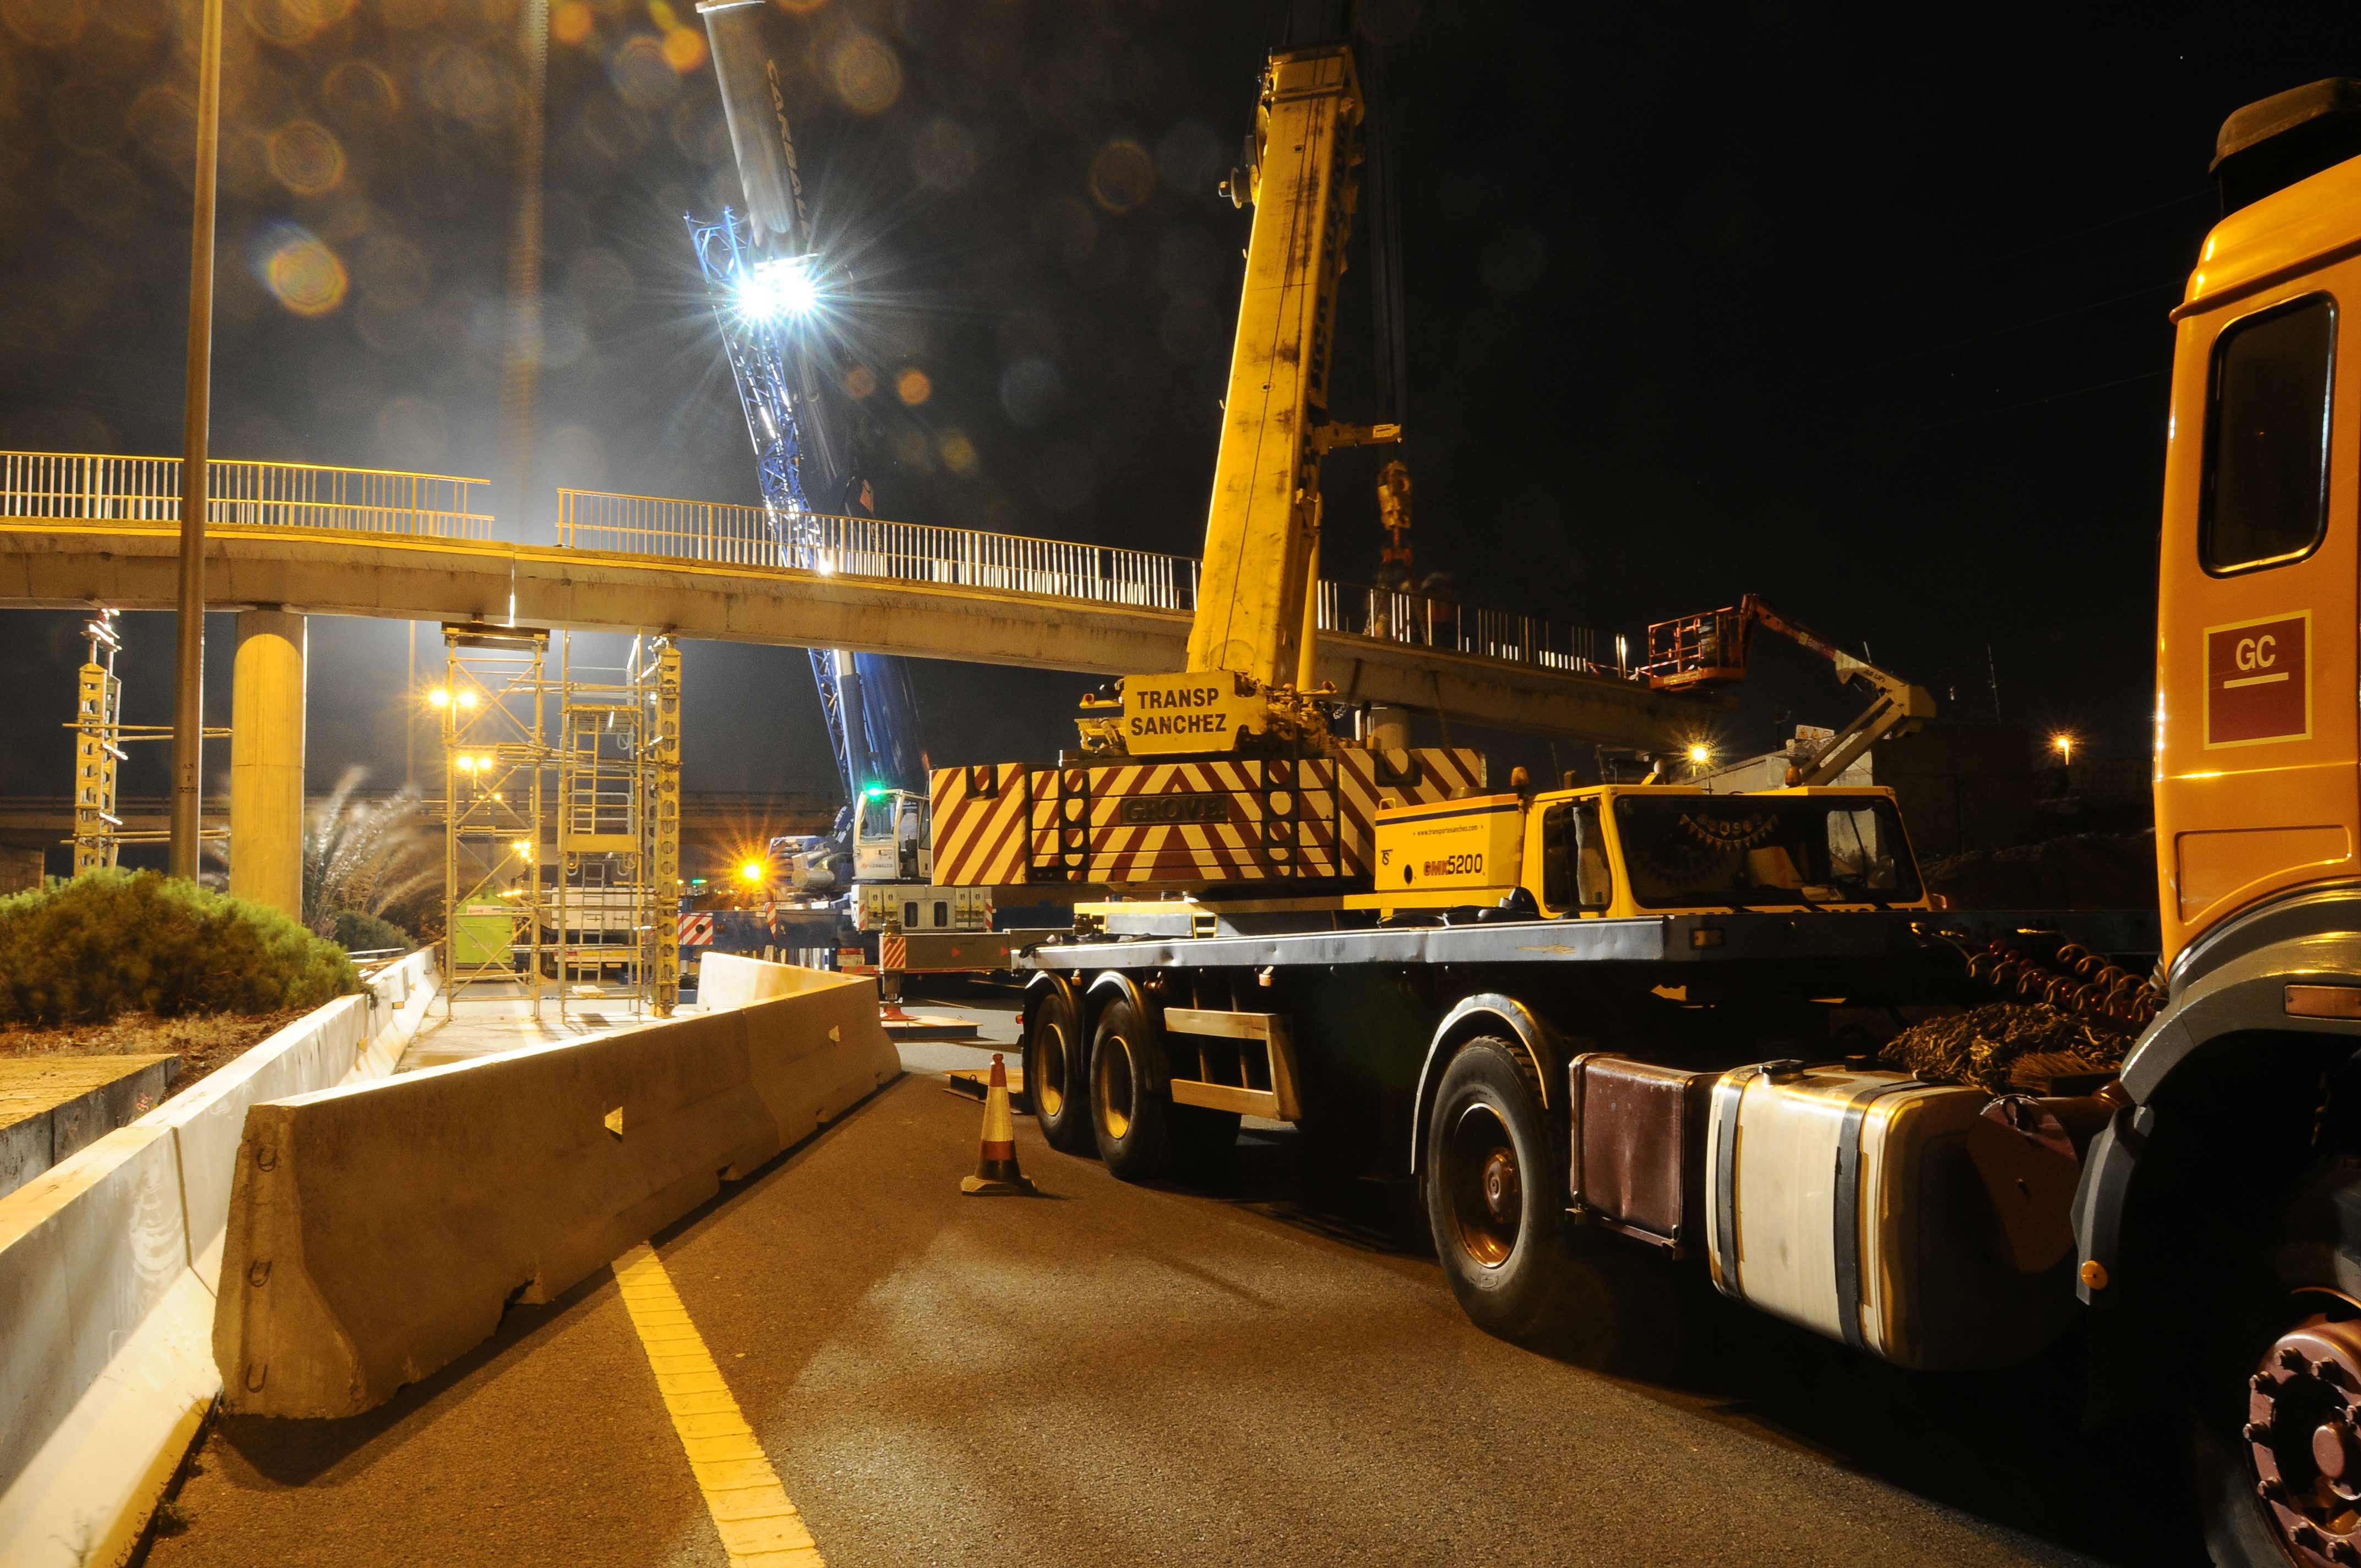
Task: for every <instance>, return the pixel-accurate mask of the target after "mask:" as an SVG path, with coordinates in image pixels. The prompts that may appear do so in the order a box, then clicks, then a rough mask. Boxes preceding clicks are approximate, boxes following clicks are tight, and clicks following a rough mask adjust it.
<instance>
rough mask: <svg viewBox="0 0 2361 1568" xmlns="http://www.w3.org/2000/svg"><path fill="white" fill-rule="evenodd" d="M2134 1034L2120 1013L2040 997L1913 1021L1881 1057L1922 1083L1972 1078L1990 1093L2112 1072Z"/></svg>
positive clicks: (2044, 1087)
mask: <svg viewBox="0 0 2361 1568" xmlns="http://www.w3.org/2000/svg"><path fill="white" fill-rule="evenodd" d="M2137 1036H2138V1031H2137V1030H2136V1029H2135V1028H2134V1027H2133V1026H2132V1025H2129V1024H2127V1023H2125V1022H2123V1021H2121V1020H2119V1019H2114V1018H2106V1017H2094V1016H2092V1015H2090V1014H2073V1013H2069V1012H2066V1011H2065V1010H2064V1009H2062V1008H2059V1007H2053V1006H2051V1005H2050V1004H2049V1003H2046V1002H1990V1003H1985V1004H1984V1005H1983V1006H1982V1007H1978V1008H1975V1009H1973V1010H1972V1011H1971V1012H1967V1013H1955V1014H1951V1015H1950V1016H1949V1017H1948V1018H1929V1019H1927V1021H1926V1022H1925V1023H1923V1024H1913V1025H1911V1026H1910V1027H1909V1028H1907V1029H1905V1030H1903V1031H1902V1033H1900V1034H1898V1035H1896V1036H1894V1038H1892V1039H1891V1040H1888V1041H1887V1042H1886V1043H1885V1048H1884V1050H1883V1052H1881V1053H1880V1055H1881V1057H1882V1058H1883V1060H1884V1061H1886V1062H1887V1063H1888V1064H1890V1065H1892V1066H1894V1067H1898V1068H1901V1069H1904V1070H1905V1071H1906V1072H1908V1073H1909V1074H1910V1075H1911V1076H1912V1077H1913V1078H1917V1079H1922V1080H1925V1081H1927V1082H1928V1083H1966V1084H1973V1085H1974V1086H1975V1087H1976V1088H1978V1089H1982V1090H1983V1091H1985V1092H1986V1093H1989V1094H2005V1093H2008V1092H2009V1091H2012V1090H2017V1091H2024V1090H2030V1091H2033V1092H2035V1093H2047V1092H2048V1091H2049V1087H2050V1083H2051V1080H2054V1079H2058V1078H2066V1077H2073V1076H2077V1075H2080V1074H2084V1073H2098V1072H2113V1071H2114V1069H2116V1068H2117V1067H2119V1066H2121V1065H2122V1064H2123V1059H2124V1051H2125V1048H2126V1047H2129V1046H2130V1045H2131V1043H2132V1041H2133V1040H2134V1039H2135V1038H2136V1037H2137Z"/></svg>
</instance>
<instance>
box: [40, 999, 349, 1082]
mask: <svg viewBox="0 0 2361 1568" xmlns="http://www.w3.org/2000/svg"><path fill="white" fill-rule="evenodd" d="M303 1013H304V1009H302V1008H301V1007H291V1008H287V1009H285V1010H283V1011H280V1012H277V1013H257V1014H233V1013H220V1014H212V1015H210V1016H202V1017H200V1016H192V1017H185V1018H158V1017H155V1016H153V1015H152V1014H146V1013H126V1014H122V1015H120V1016H119V1017H116V1018H115V1019H113V1020H111V1021H109V1022H107V1023H104V1024H68V1025H61V1026H60V1027H57V1028H50V1029H39V1028H13V1027H12V1028H0V1057H44V1056H76V1057H94V1056H142V1055H147V1054H149V1053H161V1052H170V1053H172V1054H174V1055H176V1056H178V1057H179V1058H181V1075H180V1077H178V1078H177V1079H175V1080H173V1081H172V1090H171V1092H172V1093H174V1094H178V1093H180V1092H181V1091H182V1090H184V1089H186V1088H188V1087H189V1085H191V1084H192V1083H195V1082H197V1081H199V1080H202V1079H203V1077H204V1076H205V1075H206V1074H207V1073H210V1072H213V1071H214V1070H215V1069H220V1068H225V1067H227V1066H228V1065H229V1064H230V1063H232V1062H234V1061H236V1059H237V1058H239V1057H241V1056H243V1055H245V1054H246V1052H247V1050H248V1049H249V1048H251V1047H255V1046H258V1045H260V1044H261V1043H262V1042H263V1041H264V1040H267V1039H269V1037H270V1036H272V1035H274V1034H276V1033H278V1031H280V1029H283V1028H285V1027H286V1026H287V1025H290V1024H291V1023H293V1022H294V1021H295V1020H296V1019H298V1018H301V1017H302V1016H303Z"/></svg>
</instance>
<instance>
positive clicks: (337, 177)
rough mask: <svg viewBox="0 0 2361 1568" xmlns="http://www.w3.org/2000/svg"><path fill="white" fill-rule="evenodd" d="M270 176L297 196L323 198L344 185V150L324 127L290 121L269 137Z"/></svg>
mask: <svg viewBox="0 0 2361 1568" xmlns="http://www.w3.org/2000/svg"><path fill="white" fill-rule="evenodd" d="M270 172H271V173H272V174H274V175H276V176H277V177H278V179H279V182H280V184H281V185H284V186H286V187H287V188H288V189H289V190H290V191H292V192H295V194H297V195H298V196H324V195H326V194H327V193H328V192H331V191H333V190H335V188H336V187H337V186H339V185H341V184H343V183H344V182H345V149H344V148H343V147H341V146H339V145H338V144H337V141H336V138H335V137H334V136H332V135H330V134H329V132H328V130H327V128H326V127H325V126H320V125H317V124H315V123H313V121H311V120H290V121H288V122H287V123H286V124H285V125H283V126H280V127H279V128H278V129H277V130H275V131H273V132H271V133H270Z"/></svg>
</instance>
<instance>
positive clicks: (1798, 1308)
mask: <svg viewBox="0 0 2361 1568" xmlns="http://www.w3.org/2000/svg"><path fill="white" fill-rule="evenodd" d="M1991 1099H1992V1097H1991V1096H1990V1095H1989V1094H1987V1093H1985V1092H1984V1091H1982V1090H1979V1089H1970V1088H1960V1087H1949V1086H1938V1085H1930V1084H1925V1083H1921V1082H1919V1081H1917V1080H1915V1079H1912V1078H1910V1077H1908V1076H1906V1075H1905V1074H1903V1073H1899V1072H1891V1071H1879V1070H1854V1069H1849V1068H1841V1067H1828V1068H1820V1067H1814V1068H1806V1067H1805V1066H1803V1065H1801V1064H1800V1063H1795V1062H1771V1063H1764V1064H1762V1065H1759V1066H1754V1067H1744V1068H1739V1069H1735V1070H1733V1071H1730V1072H1728V1073H1725V1074H1723V1075H1722V1077H1721V1080H1720V1081H1719V1082H1718V1083H1717V1084H1716V1085H1715V1086H1714V1092H1713V1111H1712V1115H1711V1118H1710V1122H1709V1126H1708V1146H1707V1154H1706V1171H1707V1183H1708V1189H1707V1225H1706V1233H1707V1241H1708V1252H1709V1255H1710V1258H1711V1263H1712V1268H1713V1278H1714V1283H1715V1285H1716V1286H1717V1287H1719V1288H1720V1290H1721V1291H1722V1293H1723V1294H1724V1295H1728V1296H1732V1297H1735V1298H1737V1299H1740V1300H1741V1301H1745V1302H1747V1303H1748V1304H1750V1305H1752V1306H1754V1307H1756V1308H1759V1309H1760V1310H1763V1311H1766V1312H1769V1313H1771V1314H1772V1315H1773V1316H1774V1317H1780V1318H1784V1319H1786V1320H1787V1321H1789V1322H1792V1323H1795V1324H1797V1325H1798V1326H1800V1327H1803V1328H1807V1329H1810V1330H1812V1331H1813V1332H1816V1333H1821V1334H1826V1335H1827V1336H1828V1337H1829V1338H1830V1339H1836V1340H1842V1341H1843V1342H1845V1343H1847V1344H1850V1345H1851V1346H1853V1347H1854V1348H1855V1349H1857V1350H1864V1351H1867V1352H1869V1353H1870V1354H1872V1355H1875V1356H1878V1357H1880V1358H1881V1359H1883V1360H1885V1361H1890V1362H1894V1363H1895V1364H1896V1365H1902V1366H1909V1367H1916V1368H1919V1369H1922V1370H1946V1371H1958V1370H1966V1369H1971V1368H1976V1367H1990V1366H2003V1365H2010V1364H2011V1363H2014V1362H2017V1361H2022V1360H2024V1359H2026V1357H2028V1356H2031V1355H2033V1354H2037V1353H2038V1352H2039V1351H2040V1350H2041V1349H2042V1348H2043V1347H2044V1346H2046V1345H2048V1343H2051V1342H2052V1341H2053V1340H2055V1339H2056V1338H2057V1336H2058V1335H2059V1333H2061V1332H2064V1329H2065V1327H2066V1324H2067V1321H2068V1320H2069V1318H2070V1315H2071V1313H2072V1310H2073V1304H2074V1299H2073V1294H2072V1280H2071V1278H2070V1275H2069V1272H2068V1270H2069V1268H2070V1255H2069V1254H2066V1253H2061V1254H2059V1255H2058V1256H2057V1258H2055V1259H2054V1260H2052V1261H2051V1262H2050V1264H2049V1266H2046V1267H2040V1268H2037V1269H2032V1270H2027V1269H2024V1268H2020V1267H2019V1266H2018V1264H2017V1258H2018V1256H2019V1255H2020V1254H2019V1252H2018V1250H2017V1249H2015V1248H2013V1247H2012V1246H2011V1245H2010V1243H2009V1238H2008V1234H2007V1232H2006V1230H2005V1228H2004V1223H2003V1219H2002V1213H2001V1210H2000V1209H1999V1207H1998V1206H1997V1205H1996V1203H1995V1201H1994V1196H1993V1193H1992V1192H1991V1191H1990V1190H1988V1189H1987V1187H1986V1185H1985V1182H1984V1179H1983V1177H1982V1175H1981V1174H1980V1173H1979V1170H1978V1168H1977V1162H1976V1160H1975V1159H1974V1157H1973V1156H1972V1153H1971V1144H1972V1141H1973V1135H1974V1134H1975V1132H1976V1130H1977V1128H1978V1125H1979V1124H1981V1123H1982V1120H1983V1116H1982V1113H1983V1110H1984V1107H1985V1106H1986V1104H1988V1103H1989V1102H1990V1101H1991ZM2067 1195H2068V1196H2069V1197H2070V1190H2069V1191H2068V1194H2067ZM2061 1217H2062V1216H2061Z"/></svg>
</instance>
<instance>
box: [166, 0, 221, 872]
mask: <svg viewBox="0 0 2361 1568" xmlns="http://www.w3.org/2000/svg"><path fill="white" fill-rule="evenodd" d="M198 26H199V28H200V33H199V40H198V46H197V177H196V199H197V203H196V204H197V210H196V217H195V220H194V222H193V223H192V225H191V230H192V232H191V234H190V236H189V376H188V394H187V396H188V405H187V419H186V422H185V423H184V424H183V425H182V426H181V594H180V627H179V632H180V639H179V648H178V653H177V656H176V663H175V666H174V669H173V689H172V824H171V872H172V874H173V875H174V876H176V877H187V878H189V879H190V880H192V881H194V880H195V878H196V874H197V840H198V835H199V831H200V828H201V827H202V825H203V817H204V793H203V790H204V784H203V774H204V745H205V741H204V723H205V490H206V486H205V480H206V477H207V476H206V462H207V459H208V456H209V454H208V451H207V447H208V444H209V443H208V437H209V435H210V433H211V424H212V419H213V357H214V167H215V165H216V163H217V161H218V157H217V155H218V152H219V149H220V147H221V49H222V0H204V9H203V19H202V20H201V21H200V23H199V24H198Z"/></svg>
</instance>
